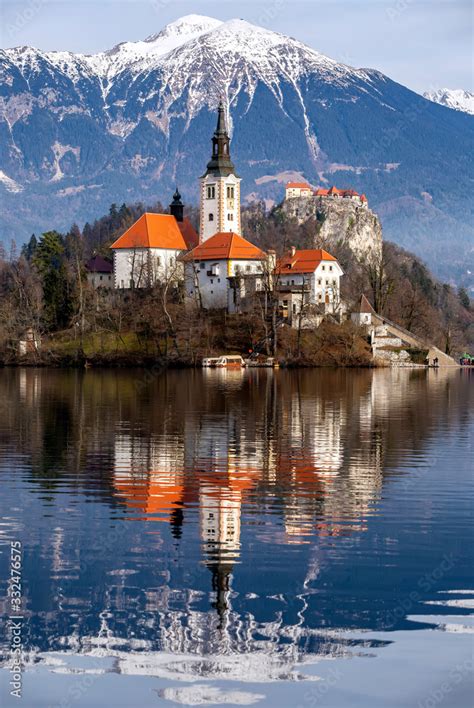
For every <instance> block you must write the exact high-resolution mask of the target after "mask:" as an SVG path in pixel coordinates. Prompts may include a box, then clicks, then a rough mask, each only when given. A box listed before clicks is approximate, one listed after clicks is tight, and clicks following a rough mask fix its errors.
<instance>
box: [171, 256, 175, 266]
mask: <svg viewBox="0 0 474 708" xmlns="http://www.w3.org/2000/svg"><path fill="white" fill-rule="evenodd" d="M172 265H174V258H173V256H171V258H170V266H172Z"/></svg>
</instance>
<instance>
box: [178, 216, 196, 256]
mask: <svg viewBox="0 0 474 708" xmlns="http://www.w3.org/2000/svg"><path fill="white" fill-rule="evenodd" d="M177 224H178V228H179V230H180V231H181V235H182V237H183V238H184V240H185V241H186V246H187V247H188V249H189V250H191V249H192V248H195V247H196V246H197V245H198V243H199V235H198V233H197V231H196V229H195V228H194V226H193V225H192V224H191V222H190V221H189V219H188V218H187V217H186V216H185V217H184V219H183V221H178V222H177Z"/></svg>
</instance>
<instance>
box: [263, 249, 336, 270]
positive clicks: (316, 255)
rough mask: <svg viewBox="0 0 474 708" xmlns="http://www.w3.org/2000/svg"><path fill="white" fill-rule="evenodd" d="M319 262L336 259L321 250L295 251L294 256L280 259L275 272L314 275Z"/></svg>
mask: <svg viewBox="0 0 474 708" xmlns="http://www.w3.org/2000/svg"><path fill="white" fill-rule="evenodd" d="M321 261H336V262H337V258H334V256H331V254H330V253H328V252H327V251H324V250H323V249H322V248H312V249H303V250H301V251H295V253H294V255H292V254H291V253H287V254H286V255H285V256H283V257H282V258H280V260H279V261H278V264H277V271H278V272H279V273H280V275H282V274H283V273H314V271H315V270H316V268H317V267H318V265H319V264H320V263H321Z"/></svg>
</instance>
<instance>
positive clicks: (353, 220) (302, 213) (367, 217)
mask: <svg viewBox="0 0 474 708" xmlns="http://www.w3.org/2000/svg"><path fill="white" fill-rule="evenodd" d="M281 208H282V211H283V212H284V213H285V214H286V215H287V216H288V217H290V218H296V219H297V220H298V222H299V223H303V222H304V221H307V220H308V219H310V218H316V219H317V220H318V222H319V223H320V224H321V227H320V231H319V233H318V235H317V240H318V245H321V246H323V247H324V248H327V250H328V251H331V248H332V247H334V246H335V245H337V246H347V247H348V248H349V249H350V250H351V251H352V253H353V254H354V256H355V257H356V258H357V259H358V260H361V261H369V260H373V259H375V258H376V257H378V256H380V255H381V253H382V226H381V224H380V221H379V218H378V217H377V215H376V214H375V213H374V212H373V211H371V209H369V208H368V207H367V206H362V205H361V204H360V202H358V201H355V200H351V199H338V198H333V199H331V198H329V197H322V198H321V197H319V198H315V197H300V198H299V199H287V200H285V201H284V202H283V204H282V207H281Z"/></svg>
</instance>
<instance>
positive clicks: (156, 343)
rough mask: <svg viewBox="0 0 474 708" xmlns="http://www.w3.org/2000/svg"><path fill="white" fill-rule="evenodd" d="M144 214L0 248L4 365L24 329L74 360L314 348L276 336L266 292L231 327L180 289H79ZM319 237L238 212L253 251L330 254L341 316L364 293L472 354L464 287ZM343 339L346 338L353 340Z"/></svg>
mask: <svg viewBox="0 0 474 708" xmlns="http://www.w3.org/2000/svg"><path fill="white" fill-rule="evenodd" d="M145 211H155V212H157V213H163V211H164V209H163V205H162V204H160V203H159V202H157V203H155V204H153V205H151V206H148V207H145V205H144V204H142V203H136V204H133V205H126V204H122V205H121V206H120V207H119V206H117V205H116V204H112V205H111V206H110V209H109V213H108V214H107V215H104V216H103V217H101V218H100V219H97V220H95V221H94V222H92V223H86V224H85V225H84V227H83V228H82V229H80V228H79V227H78V225H77V224H74V225H73V226H72V227H71V229H70V230H69V231H68V232H67V233H59V232H58V231H54V230H53V231H47V232H45V233H43V234H41V235H40V236H38V237H37V236H36V235H32V236H31V237H30V239H29V240H28V242H27V243H26V244H25V245H23V246H22V248H21V249H20V251H19V252H18V249H17V247H16V245H15V244H14V243H11V244H10V245H9V248H8V249H7V248H6V247H5V246H4V245H2V246H1V247H0V351H1V352H2V357H3V359H4V360H5V358H6V359H8V355H9V354H10V355H13V353H14V352H16V349H17V342H18V339H19V337H21V336H22V333H23V332H24V331H25V330H26V329H28V328H32V329H33V330H35V331H37V332H38V333H39V334H40V335H41V336H43V337H46V338H50V339H51V341H58V342H69V343H70V342H73V345H70V347H69V349H70V351H75V352H76V353H77V352H79V354H81V353H83V352H84V345H85V338H89V340H88V341H89V347H90V346H93V347H95V348H97V349H98V350H99V351H104V352H107V351H110V348H111V346H113V347H115V348H116V350H117V351H119V350H120V349H121V348H123V350H124V351H125V350H126V349H127V346H128V345H129V344H130V338H132V339H133V341H134V342H135V343H136V344H137V347H138V350H139V351H140V352H141V353H145V354H150V355H152V354H158V355H159V356H163V357H166V356H170V352H173V353H174V354H175V355H176V357H177V358H183V357H184V358H187V359H189V360H192V359H193V358H195V357H196V356H198V355H199V354H202V353H205V354H208V353H210V352H211V351H212V350H215V349H217V348H218V347H223V348H225V347H227V348H231V349H233V350H236V349H238V348H239V347H241V349H242V350H244V349H246V348H248V346H249V344H250V346H252V344H254V343H255V342H256V341H259V340H260V339H263V340H265V341H267V342H271V344H272V346H271V347H270V346H266V347H265V349H266V351H267V353H273V354H275V352H276V350H277V341H276V340H277V338H279V339H280V343H281V346H282V347H283V348H284V347H285V346H286V347H289V348H290V350H291V354H292V356H294V357H296V358H298V357H301V356H302V352H303V349H304V347H305V346H306V349H307V350H308V351H307V355H308V356H309V355H310V354H311V356H314V352H313V353H311V352H310V351H309V350H310V349H311V347H314V346H316V345H315V344H314V342H313V341H311V342H309V343H306V345H305V341H306V340H307V339H308V336H309V335H308V334H307V333H304V334H302V332H301V329H300V328H298V332H297V333H296V334H295V333H283V332H282V331H280V329H279V327H278V326H277V296H276V293H275V292H273V291H271V292H270V290H271V288H270V287H269V297H268V298H267V303H269V306H268V307H266V308H265V312H263V310H262V307H261V305H260V304H259V303H260V302H261V301H259V302H256V303H255V307H254V309H253V311H251V310H249V311H248V312H247V313H246V315H245V317H244V318H242V317H241V319H240V325H239V327H236V328H234V325H233V323H232V318H229V316H226V315H224V314H223V313H214V314H211V315H210V314H209V313H205V312H202V311H201V309H200V308H199V305H197V306H196V308H195V309H194V310H192V309H191V310H190V309H189V307H188V308H185V307H184V293H183V292H182V288H180V287H179V286H177V287H175V286H174V285H173V287H171V286H170V283H164V284H163V283H162V284H157V285H154V286H151V287H149V288H144V289H143V290H141V291H140V292H139V291H133V292H132V291H124V292H119V291H114V290H106V289H99V290H94V289H93V288H92V287H91V286H90V285H89V284H88V282H87V273H86V270H85V263H86V261H87V260H88V258H90V257H91V256H92V255H94V254H100V255H102V256H103V257H105V258H106V259H110V260H111V258H112V253H111V249H110V245H111V244H112V243H113V241H114V240H116V238H118V237H119V236H120V235H121V234H122V233H123V232H124V231H125V230H126V229H127V228H129V227H130V226H131V225H132V224H133V223H134V221H135V220H136V219H137V218H138V217H139V216H140V215H141V214H143V213H144V212H145ZM186 215H187V216H188V218H189V219H190V220H191V222H192V223H193V224H194V225H195V226H197V224H198V218H199V211H198V209H197V208H195V207H191V208H187V209H186ZM319 230H320V221H319V220H318V219H317V217H315V218H314V219H313V220H311V219H310V220H308V221H307V222H305V223H304V224H298V223H297V222H296V221H295V220H291V219H289V218H287V217H285V215H283V214H282V212H281V210H279V209H273V210H271V211H270V212H268V211H267V210H266V208H265V205H264V204H263V203H256V204H253V205H251V206H248V207H244V208H243V209H242V233H243V235H244V236H245V237H246V238H247V239H248V240H250V241H252V242H253V243H255V244H256V245H257V246H259V247H260V248H262V250H265V251H268V250H269V249H270V248H271V249H274V250H275V251H276V255H277V257H278V256H279V255H281V254H283V252H285V251H286V250H288V248H289V247H290V246H295V247H296V248H311V247H323V248H324V247H325V248H326V249H327V250H330V252H331V253H332V254H333V255H334V256H336V257H337V258H338V260H339V262H340V264H341V266H342V268H343V270H344V273H345V275H344V277H343V278H342V279H341V287H342V292H341V295H342V299H343V300H344V301H345V302H346V303H347V304H348V307H349V311H350V310H351V309H352V308H353V307H355V306H356V304H357V302H358V300H359V298H360V295H361V294H362V293H365V294H366V295H367V296H368V297H369V299H370V300H371V302H372V304H373V306H374V308H375V310H376V311H377V312H379V314H382V315H385V316H386V317H387V318H388V319H391V320H393V321H394V322H396V323H398V324H400V325H401V326H403V327H405V328H406V329H408V330H410V331H412V332H413V333H414V334H417V335H419V336H421V337H423V338H426V339H427V340H429V341H432V342H433V343H435V344H437V345H438V346H439V347H440V348H441V349H443V350H444V351H446V352H447V353H448V354H456V353H459V352H460V351H461V350H464V349H468V350H469V349H472V347H473V339H474V333H473V310H472V306H471V301H470V298H469V295H468V293H467V292H466V290H465V289H463V288H460V289H456V288H455V287H453V286H451V285H449V284H446V283H440V282H438V281H437V280H436V279H435V278H434V277H433V276H432V274H431V273H430V272H429V270H428V269H427V267H426V266H425V265H424V264H423V263H422V262H421V260H420V259H418V258H417V257H415V256H414V255H413V254H410V253H408V252H407V251H404V250H403V249H401V248H400V247H398V246H396V245H395V244H393V243H389V242H385V243H384V247H383V255H382V257H381V258H380V259H376V260H368V261H367V262H361V261H357V260H356V259H355V258H354V256H353V254H352V253H351V251H350V250H349V249H348V248H347V246H345V245H344V243H340V244H336V245H332V246H331V247H330V248H328V247H327V245H326V244H324V243H323V242H320V241H319ZM244 321H245V322H244ZM219 328H220V329H219ZM334 331H335V330H334ZM343 331H344V330H343ZM323 332H324V328H323V330H321V332H320V333H319V335H318V336H319V343H318V347H319V348H321V346H322V342H321V336H322V333H323ZM242 333H243V336H242ZM333 334H334V332H332V335H333ZM332 335H331V336H332ZM328 336H329V335H328ZM348 336H349V339H351V338H352V337H353V333H348ZM232 337H234V340H233V339H232ZM336 339H337V337H336ZM91 341H93V344H92V345H91ZM352 341H353V340H352ZM111 342H113V343H114V344H113V345H111ZM64 346H66V345H64ZM133 346H135V345H133ZM287 353H288V352H287Z"/></svg>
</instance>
